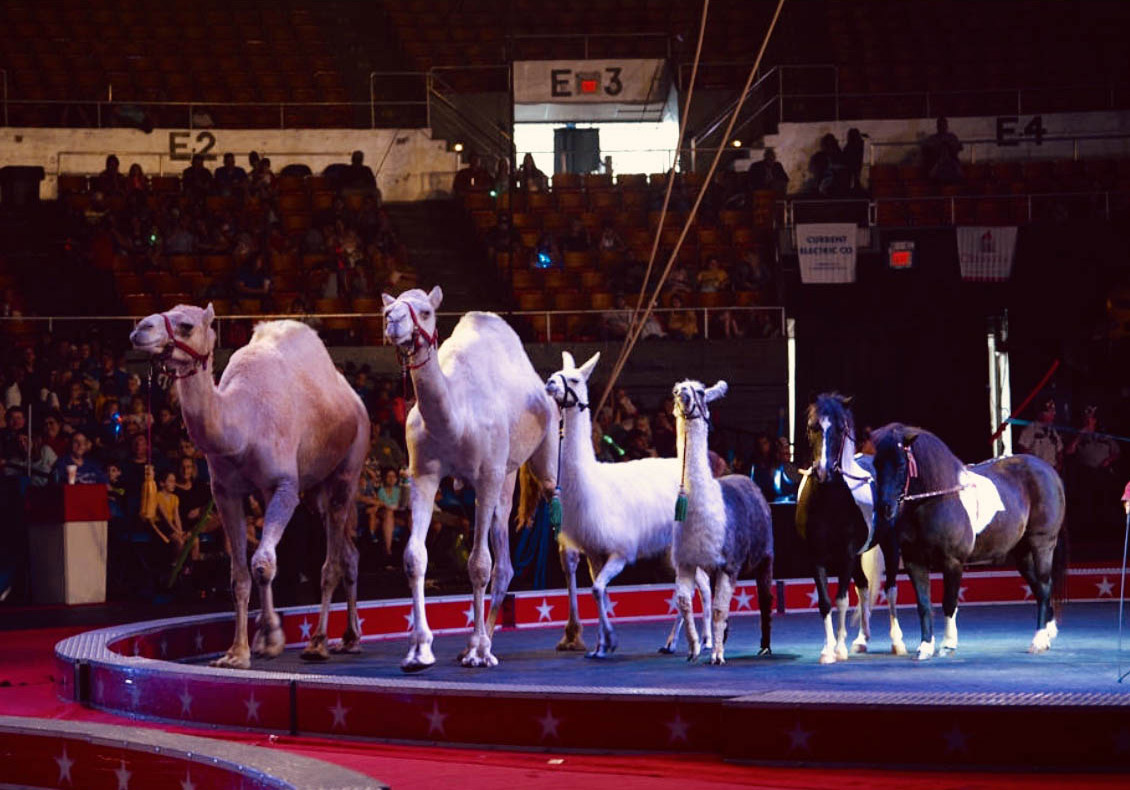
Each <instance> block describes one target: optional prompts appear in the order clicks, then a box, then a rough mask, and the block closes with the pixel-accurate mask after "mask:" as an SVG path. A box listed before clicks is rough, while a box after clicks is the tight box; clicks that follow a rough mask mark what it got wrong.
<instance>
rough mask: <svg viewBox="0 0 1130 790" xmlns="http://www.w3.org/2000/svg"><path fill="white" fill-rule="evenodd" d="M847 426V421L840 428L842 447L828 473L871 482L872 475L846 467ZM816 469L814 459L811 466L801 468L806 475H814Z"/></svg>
mask: <svg viewBox="0 0 1130 790" xmlns="http://www.w3.org/2000/svg"><path fill="white" fill-rule="evenodd" d="M847 428H848V426H847V424H846V423H845V424H844V426H843V428H842V429H841V430H840V449H839V450H837V451H836V455H835V457H834V459H833V460H832V463H831V465H830V466H829V467H828V474H829V475H837V474H838V475H840V476H841V477H843V478H845V479H847V480H858V481H860V482H871V480H872V477H871V475H869V474H864V475H857V474H854V473H852V472H848V471H846V470H845V469H844V447H845V446H846V445H847V437H848V431H847ZM815 471H816V462H815V461H813V463H812V466H810V467H809V468H808V469H801V470H800V473H801V474H802V475H804V476H805V477H808V476H809V475H812V474H813V473H815ZM849 488H850V486H849Z"/></svg>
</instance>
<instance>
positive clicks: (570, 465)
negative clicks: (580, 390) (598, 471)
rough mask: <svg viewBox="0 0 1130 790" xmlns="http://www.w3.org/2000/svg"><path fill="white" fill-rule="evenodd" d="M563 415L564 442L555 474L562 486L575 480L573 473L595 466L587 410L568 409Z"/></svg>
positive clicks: (590, 424)
mask: <svg viewBox="0 0 1130 790" xmlns="http://www.w3.org/2000/svg"><path fill="white" fill-rule="evenodd" d="M564 413H565V441H564V444H563V445H562V447H561V467H562V468H561V469H559V470H558V472H557V474H558V476H559V477H560V478H561V481H562V484H563V485H564V484H566V483H568V482H569V481H570V480H572V479H575V473H576V472H577V471H579V470H581V469H584V468H585V467H588V466H595V465H596V452H595V451H594V450H593V447H592V415H591V413H590V412H589V410H588V409H585V410H583V411H582V410H581V409H578V408H568V409H565V410H564Z"/></svg>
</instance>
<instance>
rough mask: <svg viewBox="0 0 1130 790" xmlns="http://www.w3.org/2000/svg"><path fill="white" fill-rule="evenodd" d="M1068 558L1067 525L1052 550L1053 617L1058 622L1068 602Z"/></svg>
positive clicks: (1061, 529) (1062, 528) (1060, 532)
mask: <svg viewBox="0 0 1130 790" xmlns="http://www.w3.org/2000/svg"><path fill="white" fill-rule="evenodd" d="M1067 560H1068V540H1067V525H1066V524H1064V526H1063V527H1061V528H1060V530H1059V539H1058V540H1057V541H1056V542H1055V551H1053V552H1052V617H1053V619H1054V620H1055V621H1056V622H1057V623H1058V622H1060V620H1061V618H1062V615H1063V606H1064V604H1066V603H1067V601H1068V597H1067Z"/></svg>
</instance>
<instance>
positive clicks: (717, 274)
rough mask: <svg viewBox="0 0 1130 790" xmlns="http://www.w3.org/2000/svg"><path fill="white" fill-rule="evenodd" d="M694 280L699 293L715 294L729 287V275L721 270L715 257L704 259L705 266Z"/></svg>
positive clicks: (720, 265) (719, 262) (719, 263)
mask: <svg viewBox="0 0 1130 790" xmlns="http://www.w3.org/2000/svg"><path fill="white" fill-rule="evenodd" d="M696 280H697V285H698V291H699V293H717V292H719V291H724V290H726V289H727V288H728V287H729V286H730V275H729V274H727V273H726V270H725V269H723V268H722V262H721V261H720V260H718V256H717V255H711V256H710V257H708V258H707V259H706V266H705V267H704V268H703V269H702V271H700V272H699V273H698V277H697V278H696Z"/></svg>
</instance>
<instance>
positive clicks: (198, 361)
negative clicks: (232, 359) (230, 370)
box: [161, 313, 212, 379]
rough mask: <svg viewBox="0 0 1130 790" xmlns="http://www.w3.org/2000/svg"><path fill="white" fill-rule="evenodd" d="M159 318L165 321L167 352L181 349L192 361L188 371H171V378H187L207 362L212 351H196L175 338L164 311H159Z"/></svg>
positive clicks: (170, 322) (171, 325) (171, 324)
mask: <svg viewBox="0 0 1130 790" xmlns="http://www.w3.org/2000/svg"><path fill="white" fill-rule="evenodd" d="M161 318H163V319H164V321H165V334H166V336H168V338H169V342H168V343H167V344H166V349H167V351H168V353H170V354H171V353H172V350H173V349H174V348H175V349H177V350H178V351H183V352H184V353H186V354H188V356H189V358H190V359H191V360H192V363H193V364H192V370H190V371H189V372H187V373H172V374H171V375H172V376H173V378H177V379H184V378H188V377H189V376H194V375H196V372H197V371H198V370H202V369H203V368H204V367H205V366H206V365H207V364H208V358H209V357H210V356H212V352H211V351H209V352H208V353H207V354H201V353H200V352H199V351H197V350H196V349H195V348H193V347H192V346H190V345H188V344H187V343H185V342H183V341H181V340H177V338H176V335H175V334H174V333H173V323H172V321H170V320H169V316H168V315H167V314H166V313H161Z"/></svg>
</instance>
